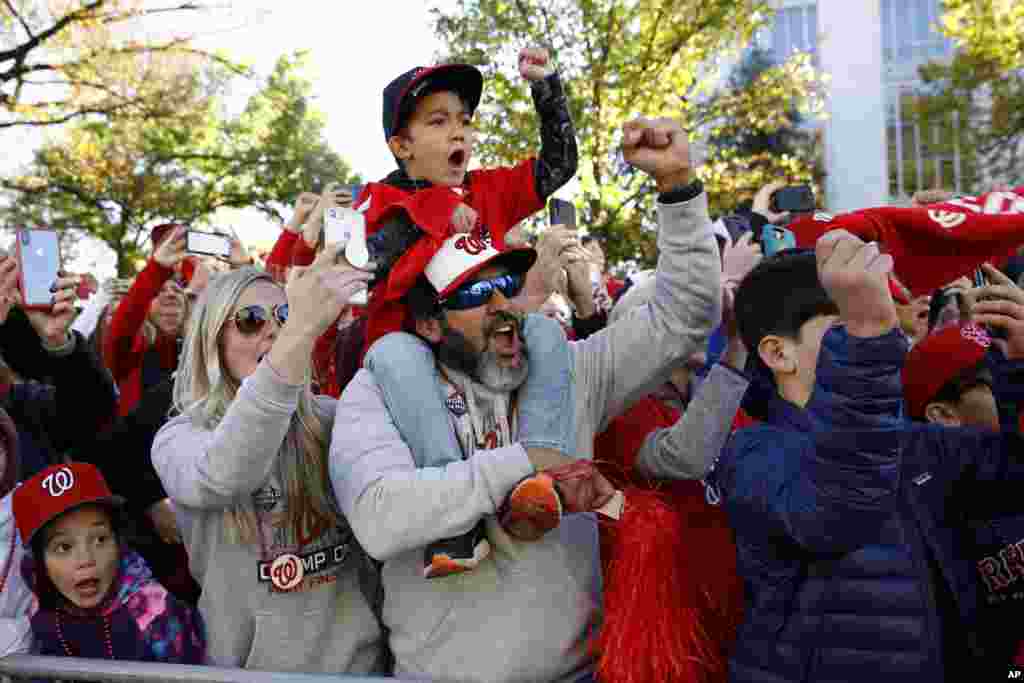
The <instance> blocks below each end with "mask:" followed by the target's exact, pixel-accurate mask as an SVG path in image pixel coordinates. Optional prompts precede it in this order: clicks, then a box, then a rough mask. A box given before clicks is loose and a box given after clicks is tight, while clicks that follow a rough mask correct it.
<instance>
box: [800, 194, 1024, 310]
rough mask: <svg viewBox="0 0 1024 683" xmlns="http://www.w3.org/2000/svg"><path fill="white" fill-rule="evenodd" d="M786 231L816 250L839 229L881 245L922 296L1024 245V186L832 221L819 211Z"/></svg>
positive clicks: (904, 280) (898, 272) (901, 276)
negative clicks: (791, 232)
mask: <svg viewBox="0 0 1024 683" xmlns="http://www.w3.org/2000/svg"><path fill="white" fill-rule="evenodd" d="M788 227H789V228H790V230H792V231H793V232H794V233H795V235H796V239H797V245H798V246H801V247H809V248H813V247H814V244H815V242H816V241H817V239H818V238H819V237H821V236H822V235H824V234H825V233H826V232H828V231H830V230H835V229H838V228H842V229H845V230H848V231H850V232H851V233H853V234H855V235H857V236H858V237H860V238H861V239H864V240H870V241H875V242H878V243H879V245H881V247H882V248H883V249H884V251H886V252H887V253H889V254H891V255H892V257H893V260H894V261H895V263H896V265H895V271H896V277H898V278H899V280H900V282H902V283H903V284H904V285H906V286H907V287H908V288H909V289H910V291H911V292H912V293H913V295H914V296H915V297H916V296H922V295H924V294H930V293H931V292H932V291H933V290H935V289H938V288H939V287H942V286H944V285H947V284H949V283H950V282H952V281H953V280H956V279H957V278H959V277H960V276H962V275H968V274H970V273H971V272H972V271H973V270H974V269H975V268H977V267H978V266H979V265H981V264H982V263H985V262H986V261H991V262H993V264H995V265H997V266H998V265H1001V264H1004V263H1005V262H1006V260H1007V259H1008V258H1009V257H1010V256H1012V255H1013V254H1014V253H1015V252H1016V250H1017V249H1018V247H1020V246H1021V245H1022V244H1024V187H1020V188H1017V189H1016V190H1014V191H1013V192H991V193H989V194H986V195H982V196H980V197H962V198H960V199H955V200H953V201H951V202H946V203H943V204H934V205H931V206H926V207H922V208H912V209H897V208H876V209H864V210H862V211H856V212H854V213H849V214H843V215H841V216H836V217H834V218H833V217H832V216H829V215H827V214H822V213H818V214H814V216H805V217H801V218H799V219H797V220H796V221H794V222H793V223H792V224H791V225H789V226H788Z"/></svg>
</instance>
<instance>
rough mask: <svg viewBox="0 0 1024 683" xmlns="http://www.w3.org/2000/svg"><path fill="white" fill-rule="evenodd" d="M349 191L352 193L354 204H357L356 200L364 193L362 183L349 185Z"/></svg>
mask: <svg viewBox="0 0 1024 683" xmlns="http://www.w3.org/2000/svg"><path fill="white" fill-rule="evenodd" d="M348 191H349V193H350V194H351V195H352V206H355V205H356V202H357V201H358V200H359V195H361V194H362V193H363V186H362V185H349V186H348Z"/></svg>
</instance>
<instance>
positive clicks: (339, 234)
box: [324, 207, 365, 244]
mask: <svg viewBox="0 0 1024 683" xmlns="http://www.w3.org/2000/svg"><path fill="white" fill-rule="evenodd" d="M361 220H365V219H363V215H362V214H361V213H356V212H355V211H353V210H352V209H341V208H334V207H332V208H330V209H327V210H326V211H325V212H324V242H325V243H326V244H348V241H349V240H350V239H352V233H353V230H354V229H355V227H356V226H355V223H356V222H357V221H361Z"/></svg>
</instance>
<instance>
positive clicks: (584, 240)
mask: <svg viewBox="0 0 1024 683" xmlns="http://www.w3.org/2000/svg"><path fill="white" fill-rule="evenodd" d="M591 242H597V243H598V244H601V240H599V239H597V237H595V236H594V235H584V236H583V237H581V238H580V246H583V247H585V246H587V245H588V244H590V243H591Z"/></svg>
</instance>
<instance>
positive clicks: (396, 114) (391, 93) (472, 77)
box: [384, 64, 484, 140]
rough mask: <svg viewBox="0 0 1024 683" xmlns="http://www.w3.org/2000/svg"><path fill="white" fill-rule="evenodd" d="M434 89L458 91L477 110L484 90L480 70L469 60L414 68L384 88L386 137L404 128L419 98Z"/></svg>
mask: <svg viewBox="0 0 1024 683" xmlns="http://www.w3.org/2000/svg"><path fill="white" fill-rule="evenodd" d="M428 89H429V91H430V92H438V91H444V90H450V91H451V92H454V93H458V94H459V96H460V97H462V99H464V100H465V101H466V102H467V103H468V105H469V111H470V113H472V112H474V111H476V108H477V106H479V104H480V96H481V95H482V94H483V90H484V77H483V74H481V73H480V70H479V69H477V68H476V67H475V66H470V65H468V64H441V65H439V66H430V67H423V66H419V67H416V68H415V69H410V70H409V71H406V72H405V73H404V74H402V75H401V76H399V77H398V78H396V79H395V80H393V81H391V82H390V83H388V86H387V87H386V88H384V139H385V140H390V139H391V138H392V137H394V135H395V133H397V132H398V131H400V130H402V126H404V125H405V124H406V122H407V121H408V120H409V117H410V116H411V115H412V112H413V111H414V110H415V108H416V100H417V99H419V97H420V96H421V95H422V94H423V93H424V92H426V91H427V90H428Z"/></svg>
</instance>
